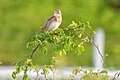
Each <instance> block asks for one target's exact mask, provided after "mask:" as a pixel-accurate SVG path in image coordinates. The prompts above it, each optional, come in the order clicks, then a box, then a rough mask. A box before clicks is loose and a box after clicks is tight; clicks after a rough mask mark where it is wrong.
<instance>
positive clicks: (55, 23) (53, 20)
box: [37, 10, 62, 33]
mask: <svg viewBox="0 0 120 80" xmlns="http://www.w3.org/2000/svg"><path fill="white" fill-rule="evenodd" d="M61 22H62V14H61V10H55V11H54V15H53V16H52V17H50V18H49V19H48V20H47V21H46V23H45V24H44V26H43V27H42V28H41V29H40V30H38V31H37V33H39V32H41V31H44V30H48V31H54V30H56V29H57V28H58V27H59V26H60V24H61Z"/></svg>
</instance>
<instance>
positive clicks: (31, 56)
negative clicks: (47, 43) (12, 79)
mask: <svg viewBox="0 0 120 80" xmlns="http://www.w3.org/2000/svg"><path fill="white" fill-rule="evenodd" d="M39 45H40V43H38V44H37V45H36V46H35V48H33V50H32V52H31V54H30V56H29V59H32V58H33V56H34V54H35V51H36V50H37V49H38V47H39ZM27 71H28V65H26V67H25V70H24V76H23V80H25V78H26V75H27Z"/></svg>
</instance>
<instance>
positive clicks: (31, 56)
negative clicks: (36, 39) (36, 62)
mask: <svg viewBox="0 0 120 80" xmlns="http://www.w3.org/2000/svg"><path fill="white" fill-rule="evenodd" d="M39 45H40V43H38V44H37V45H36V47H35V48H34V49H33V50H32V52H31V55H30V56H29V59H32V58H33V55H34V53H35V51H36V50H37V48H38V47H39Z"/></svg>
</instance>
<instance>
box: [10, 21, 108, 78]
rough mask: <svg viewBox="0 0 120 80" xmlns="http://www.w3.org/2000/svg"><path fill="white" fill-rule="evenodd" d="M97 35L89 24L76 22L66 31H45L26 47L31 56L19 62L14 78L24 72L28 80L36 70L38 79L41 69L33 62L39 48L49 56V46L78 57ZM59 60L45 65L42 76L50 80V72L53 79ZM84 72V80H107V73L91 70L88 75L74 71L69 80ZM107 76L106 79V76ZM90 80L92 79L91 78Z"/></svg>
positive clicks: (60, 52)
mask: <svg viewBox="0 0 120 80" xmlns="http://www.w3.org/2000/svg"><path fill="white" fill-rule="evenodd" d="M89 30H90V31H89ZM94 35H95V31H92V30H91V27H90V25H89V22H87V23H81V22H78V23H76V22H74V21H72V23H71V24H70V25H69V26H68V27H66V28H64V29H57V30H56V31H43V32H40V33H39V34H36V35H34V36H32V38H31V41H30V42H28V43H27V45H26V47H27V48H29V49H32V51H31V54H30V56H29V57H28V58H27V59H26V61H18V62H17V63H16V64H15V65H16V66H17V68H16V70H15V71H14V72H13V74H12V77H13V78H14V79H16V78H17V74H19V73H21V72H22V71H23V72H24V75H23V76H21V78H22V79H23V80H28V79H29V76H28V74H27V72H28V71H31V70H33V69H34V70H35V71H36V73H37V76H36V77H35V79H36V80H37V79H38V76H39V74H38V73H39V71H40V68H39V67H38V65H34V64H33V62H32V60H33V57H34V55H35V51H36V50H37V49H38V48H39V50H40V51H41V53H43V54H44V55H47V54H49V50H48V46H50V47H53V48H52V49H54V51H55V52H58V53H59V54H60V55H62V54H64V55H67V54H68V53H69V52H73V54H74V53H75V54H76V55H80V54H81V53H83V52H84V51H85V48H84V47H85V45H84V44H85V43H91V42H92V37H93V36H94ZM57 63H58V60H57V58H56V57H52V61H51V65H44V67H43V68H41V69H42V72H41V73H40V74H41V75H43V76H44V78H45V79H46V80H48V77H47V75H48V74H49V71H52V72H53V79H54V74H55V71H56V68H55V66H56V65H57ZM80 72H84V73H85V76H84V77H83V78H82V79H83V80H88V79H89V76H92V77H93V79H97V78H98V77H101V78H99V80H102V79H105V80H107V77H108V73H107V71H104V70H103V71H101V72H93V71H92V70H90V72H89V73H88V72H87V71H85V70H83V69H80V68H76V69H74V70H73V73H72V74H70V76H69V77H68V80H71V79H74V77H75V76H76V75H77V74H78V73H80ZM102 74H105V77H104V75H102ZM90 79H92V78H91V77H90Z"/></svg>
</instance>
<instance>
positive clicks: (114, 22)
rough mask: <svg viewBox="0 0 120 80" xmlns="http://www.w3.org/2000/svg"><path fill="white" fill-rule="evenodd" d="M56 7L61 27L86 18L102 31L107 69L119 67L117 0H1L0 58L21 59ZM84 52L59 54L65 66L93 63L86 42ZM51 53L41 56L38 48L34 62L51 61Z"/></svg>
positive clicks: (119, 12)
mask: <svg viewBox="0 0 120 80" xmlns="http://www.w3.org/2000/svg"><path fill="white" fill-rule="evenodd" d="M55 9H61V11H62V16H63V22H62V24H61V26H60V27H61V28H64V27H66V26H68V25H69V24H70V22H71V21H76V22H78V21H81V22H86V21H89V22H90V24H91V26H92V28H93V29H95V30H96V29H97V28H99V27H101V28H103V30H104V31H105V36H106V38H105V54H108V56H107V57H106V58H105V63H106V66H105V67H107V68H118V69H120V63H119V61H120V0H0V61H1V62H2V63H3V64H2V65H12V64H13V63H14V62H16V61H18V60H24V59H26V58H27V56H28V55H29V53H30V50H29V49H27V48H26V43H27V42H28V41H29V40H30V38H31V36H32V35H34V33H35V31H36V30H38V29H39V28H40V26H42V25H43V24H44V22H45V21H46V20H47V19H48V17H50V16H52V15H53V11H54V10H55ZM86 46H87V47H86V48H85V49H86V52H85V53H83V54H81V55H80V56H77V55H75V54H72V53H70V54H67V56H64V57H62V59H61V60H64V63H63V65H66V66H89V67H90V66H93V63H92V62H93V61H92V60H93V47H92V45H90V44H87V45H86ZM52 56H57V55H56V54H54V53H52V52H50V53H49V54H48V55H43V54H41V53H40V51H39V50H38V51H37V52H36V54H35V57H34V63H35V64H39V65H44V64H50V60H51V57H52Z"/></svg>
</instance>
